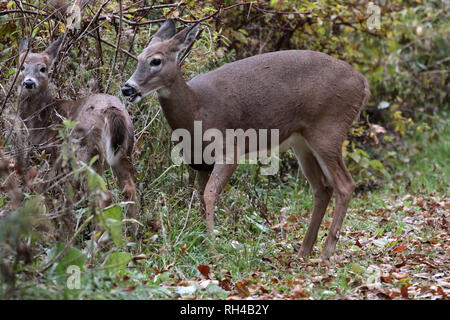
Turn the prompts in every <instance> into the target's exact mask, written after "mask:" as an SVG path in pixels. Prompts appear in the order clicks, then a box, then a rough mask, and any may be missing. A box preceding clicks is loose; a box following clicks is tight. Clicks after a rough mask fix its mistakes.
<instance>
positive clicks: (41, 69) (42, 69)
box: [39, 67, 47, 73]
mask: <svg viewBox="0 0 450 320" xmlns="http://www.w3.org/2000/svg"><path fill="white" fill-rule="evenodd" d="M39 71H40V72H42V73H44V72H45V71H47V68H46V67H41V68H40V69H39Z"/></svg>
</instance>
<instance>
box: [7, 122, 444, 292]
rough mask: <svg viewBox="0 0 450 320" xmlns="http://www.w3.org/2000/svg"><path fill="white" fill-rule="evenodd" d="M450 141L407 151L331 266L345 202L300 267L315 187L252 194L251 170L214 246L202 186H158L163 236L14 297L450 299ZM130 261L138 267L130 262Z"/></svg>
mask: <svg viewBox="0 0 450 320" xmlns="http://www.w3.org/2000/svg"><path fill="white" fill-rule="evenodd" d="M448 141H450V132H449V126H448V123H447V121H445V122H444V123H442V125H440V126H438V130H437V131H435V132H433V133H432V132H429V133H427V134H422V135H420V136H418V137H414V140H411V141H410V142H409V143H408V147H407V149H405V150H402V152H401V154H402V156H401V157H402V160H403V163H404V165H403V167H402V168H400V169H399V170H398V171H397V174H396V175H395V177H393V178H392V181H387V182H386V183H385V186H384V187H382V188H380V187H379V188H376V189H374V190H372V191H367V192H359V193H355V196H354V198H353V199H352V201H351V204H350V208H349V210H348V213H347V216H346V219H345V222H344V225H343V229H342V232H341V235H340V240H339V243H338V246H337V249H336V254H335V255H334V256H333V257H332V259H331V261H330V262H329V263H324V262H323V261H321V259H319V256H320V251H321V246H322V244H323V242H324V240H325V238H326V232H327V229H328V227H329V225H330V223H331V220H332V217H330V213H331V212H332V209H333V205H331V206H330V208H329V209H328V211H327V214H326V215H325V218H324V221H323V223H322V226H321V229H320V231H319V237H318V241H317V243H316V245H315V247H314V251H313V253H312V255H311V256H310V257H308V258H300V257H299V256H298V254H297V251H298V249H299V245H300V244H301V241H302V239H303V236H304V234H305V232H306V228H307V226H308V222H309V216H310V211H311V209H312V199H311V191H310V189H309V187H308V186H307V184H306V182H305V180H304V178H303V177H301V176H297V177H294V178H292V179H291V180H292V181H291V182H288V183H287V184H286V185H282V186H278V187H273V188H269V190H267V188H266V189H264V186H262V185H261V186H260V185H258V186H256V187H254V186H253V187H249V188H245V187H241V186H248V181H247V182H245V181H244V182H243V181H242V180H245V179H242V180H241V177H242V176H244V175H245V174H246V168H245V166H244V167H243V168H239V170H238V172H237V173H236V174H235V176H234V180H233V181H232V183H231V184H230V186H229V187H227V192H226V193H225V194H224V195H223V196H222V198H221V203H220V204H219V206H218V207H217V209H216V241H215V243H214V244H211V243H210V242H209V240H208V237H207V236H206V234H205V223H204V221H203V219H202V217H201V214H200V212H201V211H200V206H199V204H198V202H199V201H198V196H197V193H196V191H195V189H194V188H192V187H184V188H179V189H178V192H177V193H176V194H171V195H169V193H168V191H167V190H164V189H163V190H157V189H158V188H157V187H156V188H155V190H152V191H148V193H146V194H143V195H142V197H141V198H142V199H144V200H146V201H148V203H147V208H148V211H151V212H153V214H152V215H150V216H151V218H149V221H148V222H149V225H150V226H151V225H153V227H148V228H147V232H146V233H145V235H143V237H142V239H141V240H140V241H138V242H137V243H135V242H128V243H126V242H125V243H126V244H124V245H123V247H122V248H118V247H116V246H111V245H107V244H106V245H104V247H102V248H101V249H100V248H98V250H97V253H96V254H95V255H92V254H91V255H90V254H89V252H92V251H89V250H90V249H89V248H90V244H91V245H93V244H92V243H90V244H89V243H88V244H86V246H85V248H83V249H82V252H83V253H84V254H86V256H87V257H88V259H89V260H88V262H87V264H86V266H87V267H86V268H85V269H84V270H83V272H82V273H81V286H80V289H69V288H68V287H67V283H66V280H65V279H66V278H65V276H64V273H61V268H59V266H61V267H62V266H63V265H67V264H70V261H69V262H68V261H60V262H59V266H58V263H55V264H53V265H52V267H51V268H47V269H44V270H40V271H39V272H38V271H36V272H31V273H30V272H23V273H22V274H21V275H20V276H19V279H18V281H17V282H16V283H17V285H16V289H14V295H15V296H16V297H20V298H25V299H36V298H39V299H64V298H66V299H67V298H68V299H73V298H75V299H449V297H450V267H449V266H450V235H449V227H450V197H449V195H448V186H449V167H448V156H449V154H450V149H449V143H448ZM399 153H400V152H399ZM174 179H175V178H174ZM175 187H176V186H175ZM251 188H253V190H252V189H251ZM258 188H261V190H259V189H258ZM249 193H250V194H252V193H256V194H259V193H262V194H264V195H265V196H264V197H263V198H264V203H261V202H260V203H254V201H253V199H254V198H253V197H251V196H249V195H248V194H249ZM257 199H260V198H257ZM43 252H45V253H43V254H42V257H38V259H36V260H35V262H34V266H35V268H36V269H41V267H42V265H45V262H46V261H48V260H49V259H50V257H51V255H52V250H48V249H47V250H44V249H43ZM100 252H101V254H100ZM112 253H116V254H115V255H114V259H113V258H111V257H112V256H113V255H112ZM108 254H109V255H110V257H109V258H107V259H105V257H107V256H108ZM121 254H123V257H124V258H125V261H126V263H122V264H121V260H120V257H121ZM127 257H130V258H131V259H128V260H127ZM65 259H66V260H67V259H68V258H65ZM72 259H73V257H72ZM112 266H114V267H112ZM28 270H30V269H28ZM60 279H64V281H60ZM4 294H5V292H4ZM9 294H11V292H10V293H9ZM3 298H5V296H4V295H3ZM6 298H7V297H6Z"/></svg>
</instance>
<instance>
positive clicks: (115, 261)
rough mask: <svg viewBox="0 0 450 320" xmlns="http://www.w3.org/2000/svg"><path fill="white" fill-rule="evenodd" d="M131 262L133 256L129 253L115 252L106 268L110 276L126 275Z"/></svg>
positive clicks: (108, 259) (106, 262) (109, 258)
mask: <svg viewBox="0 0 450 320" xmlns="http://www.w3.org/2000/svg"><path fill="white" fill-rule="evenodd" d="M130 261H131V254H130V253H128V252H113V253H111V254H110V255H109V256H108V258H107V259H106V261H105V263H104V266H105V267H107V268H106V269H105V271H106V272H107V273H108V274H112V273H114V272H117V271H118V272H119V275H121V276H122V275H123V274H124V273H125V270H126V267H127V265H128V263H129V262H130Z"/></svg>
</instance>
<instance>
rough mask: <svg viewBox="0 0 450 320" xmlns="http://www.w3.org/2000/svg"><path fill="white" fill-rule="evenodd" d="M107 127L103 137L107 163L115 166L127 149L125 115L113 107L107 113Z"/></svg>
mask: <svg viewBox="0 0 450 320" xmlns="http://www.w3.org/2000/svg"><path fill="white" fill-rule="evenodd" d="M104 112H105V127H104V130H103V137H104V141H105V145H106V147H105V149H106V150H105V153H106V161H107V162H108V163H109V165H111V166H113V165H115V164H116V163H117V162H118V161H120V158H121V155H122V153H123V151H124V150H126V149H127V146H125V144H126V137H127V134H128V132H127V124H126V120H125V117H124V115H123V113H122V112H121V111H120V110H119V109H118V108H116V107H114V106H111V107H109V108H107V109H106V110H105V111H104Z"/></svg>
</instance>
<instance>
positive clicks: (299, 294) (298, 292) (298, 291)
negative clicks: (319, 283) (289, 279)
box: [292, 286, 309, 298]
mask: <svg viewBox="0 0 450 320" xmlns="http://www.w3.org/2000/svg"><path fill="white" fill-rule="evenodd" d="M292 293H293V296H294V297H295V298H309V295H308V294H307V293H306V291H305V290H303V288H301V287H300V286H296V287H295V288H294V290H292Z"/></svg>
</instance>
